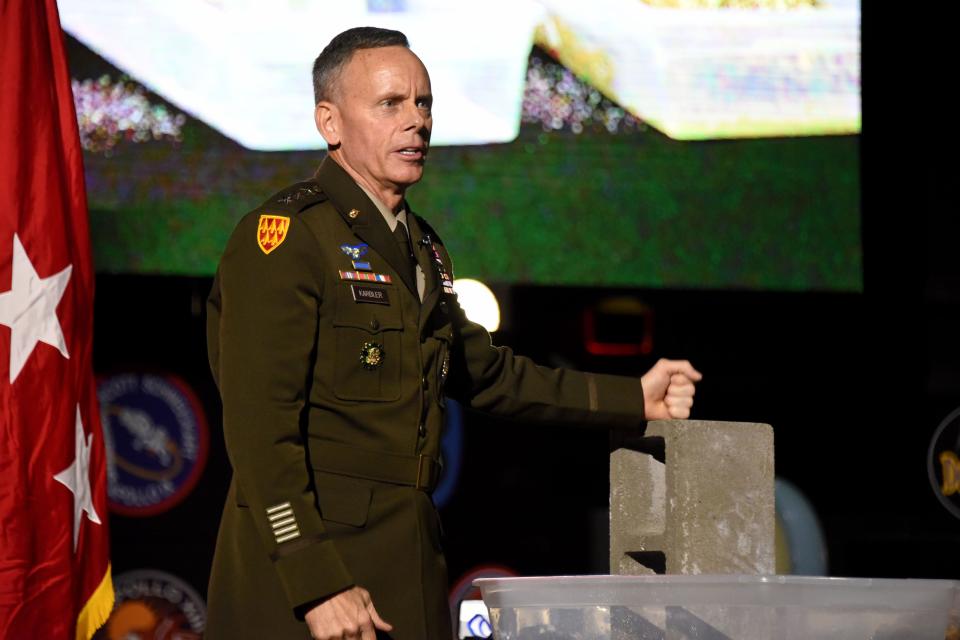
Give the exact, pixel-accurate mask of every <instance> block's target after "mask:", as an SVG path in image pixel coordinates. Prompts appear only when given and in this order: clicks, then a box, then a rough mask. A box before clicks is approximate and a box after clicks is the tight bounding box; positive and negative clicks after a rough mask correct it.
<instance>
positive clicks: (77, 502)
mask: <svg viewBox="0 0 960 640" xmlns="http://www.w3.org/2000/svg"><path fill="white" fill-rule="evenodd" d="M76 437H77V440H76V457H75V458H74V459H73V462H71V463H70V466H69V467H67V468H66V469H64V470H63V471H61V472H60V473H58V474H57V475H55V476H53V479H54V480H56V481H57V482H59V483H60V484H62V485H63V486H65V487H66V488H67V489H69V490H70V492H71V493H72V494H73V550H74V551H76V550H77V541H78V540H79V538H80V517H81V515H82V514H83V513H86V514H87V518H88V519H89V520H90V521H91V522H95V523H97V524H100V516H98V515H97V510H96V509H94V508H93V495H92V493H91V491H90V446H91V445H92V444H93V434H92V433H91V434H90V435H89V436H87V438H86V442H84V438H83V423H82V422H81V421H80V405H79V404H78V405H77V428H76Z"/></svg>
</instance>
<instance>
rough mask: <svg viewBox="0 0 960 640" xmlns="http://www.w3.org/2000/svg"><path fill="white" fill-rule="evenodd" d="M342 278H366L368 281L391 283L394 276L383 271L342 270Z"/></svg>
mask: <svg viewBox="0 0 960 640" xmlns="http://www.w3.org/2000/svg"><path fill="white" fill-rule="evenodd" d="M340 279H341V280H364V281H366V282H382V283H384V284H390V283H392V282H393V278H391V277H390V276H388V275H386V274H383V273H371V272H369V271H341V272H340Z"/></svg>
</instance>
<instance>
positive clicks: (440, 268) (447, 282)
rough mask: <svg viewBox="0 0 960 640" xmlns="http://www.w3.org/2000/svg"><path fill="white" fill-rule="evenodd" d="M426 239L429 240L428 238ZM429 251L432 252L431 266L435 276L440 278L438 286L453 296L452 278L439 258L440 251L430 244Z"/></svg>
mask: <svg viewBox="0 0 960 640" xmlns="http://www.w3.org/2000/svg"><path fill="white" fill-rule="evenodd" d="M426 237H428V238H429V236H426ZM430 249H431V250H432V252H433V264H434V266H435V267H436V268H437V275H438V276H440V284H441V285H442V286H443V292H444V293H446V294H449V295H454V294H455V293H456V292H455V291H454V290H453V278H451V277H450V274H449V273H447V268H446V267H445V266H444V264H443V258H441V257H440V251H438V250H437V245H435V244H433V242H431V243H430Z"/></svg>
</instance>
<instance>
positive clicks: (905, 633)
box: [474, 575, 960, 640]
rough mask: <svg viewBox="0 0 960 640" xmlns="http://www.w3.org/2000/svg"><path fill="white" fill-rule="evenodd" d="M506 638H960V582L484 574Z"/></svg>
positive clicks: (500, 637) (496, 628)
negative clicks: (491, 575)
mask: <svg viewBox="0 0 960 640" xmlns="http://www.w3.org/2000/svg"><path fill="white" fill-rule="evenodd" d="M474 584H475V585H476V586H478V587H479V588H480V590H481V592H482V594H483V600H484V602H485V603H486V605H487V607H488V608H489V610H490V621H491V624H492V626H493V633H494V638H496V639H497V640H533V639H536V640H600V639H602V640H626V639H628V638H629V639H630V640H821V639H822V640H895V639H896V640H907V639H909V640H927V639H929V640H944V638H948V639H949V640H954V639H960V627H958V624H960V598H958V594H960V589H958V586H960V583H958V582H954V581H949V580H887V579H868V578H812V577H799V576H737V575H726V576H713V575H710V576H660V575H658V576H569V577H568V576H558V577H543V578H486V579H480V580H476V581H475V582H474Z"/></svg>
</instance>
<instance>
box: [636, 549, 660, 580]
mask: <svg viewBox="0 0 960 640" xmlns="http://www.w3.org/2000/svg"><path fill="white" fill-rule="evenodd" d="M627 555H628V556H629V557H630V558H632V559H633V560H634V561H635V562H638V563H640V564H642V565H643V566H645V567H646V568H647V569H650V570H651V571H653V572H654V573H658V574H660V575H663V574H665V573H666V572H667V556H666V554H665V553H664V552H663V551H627Z"/></svg>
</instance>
